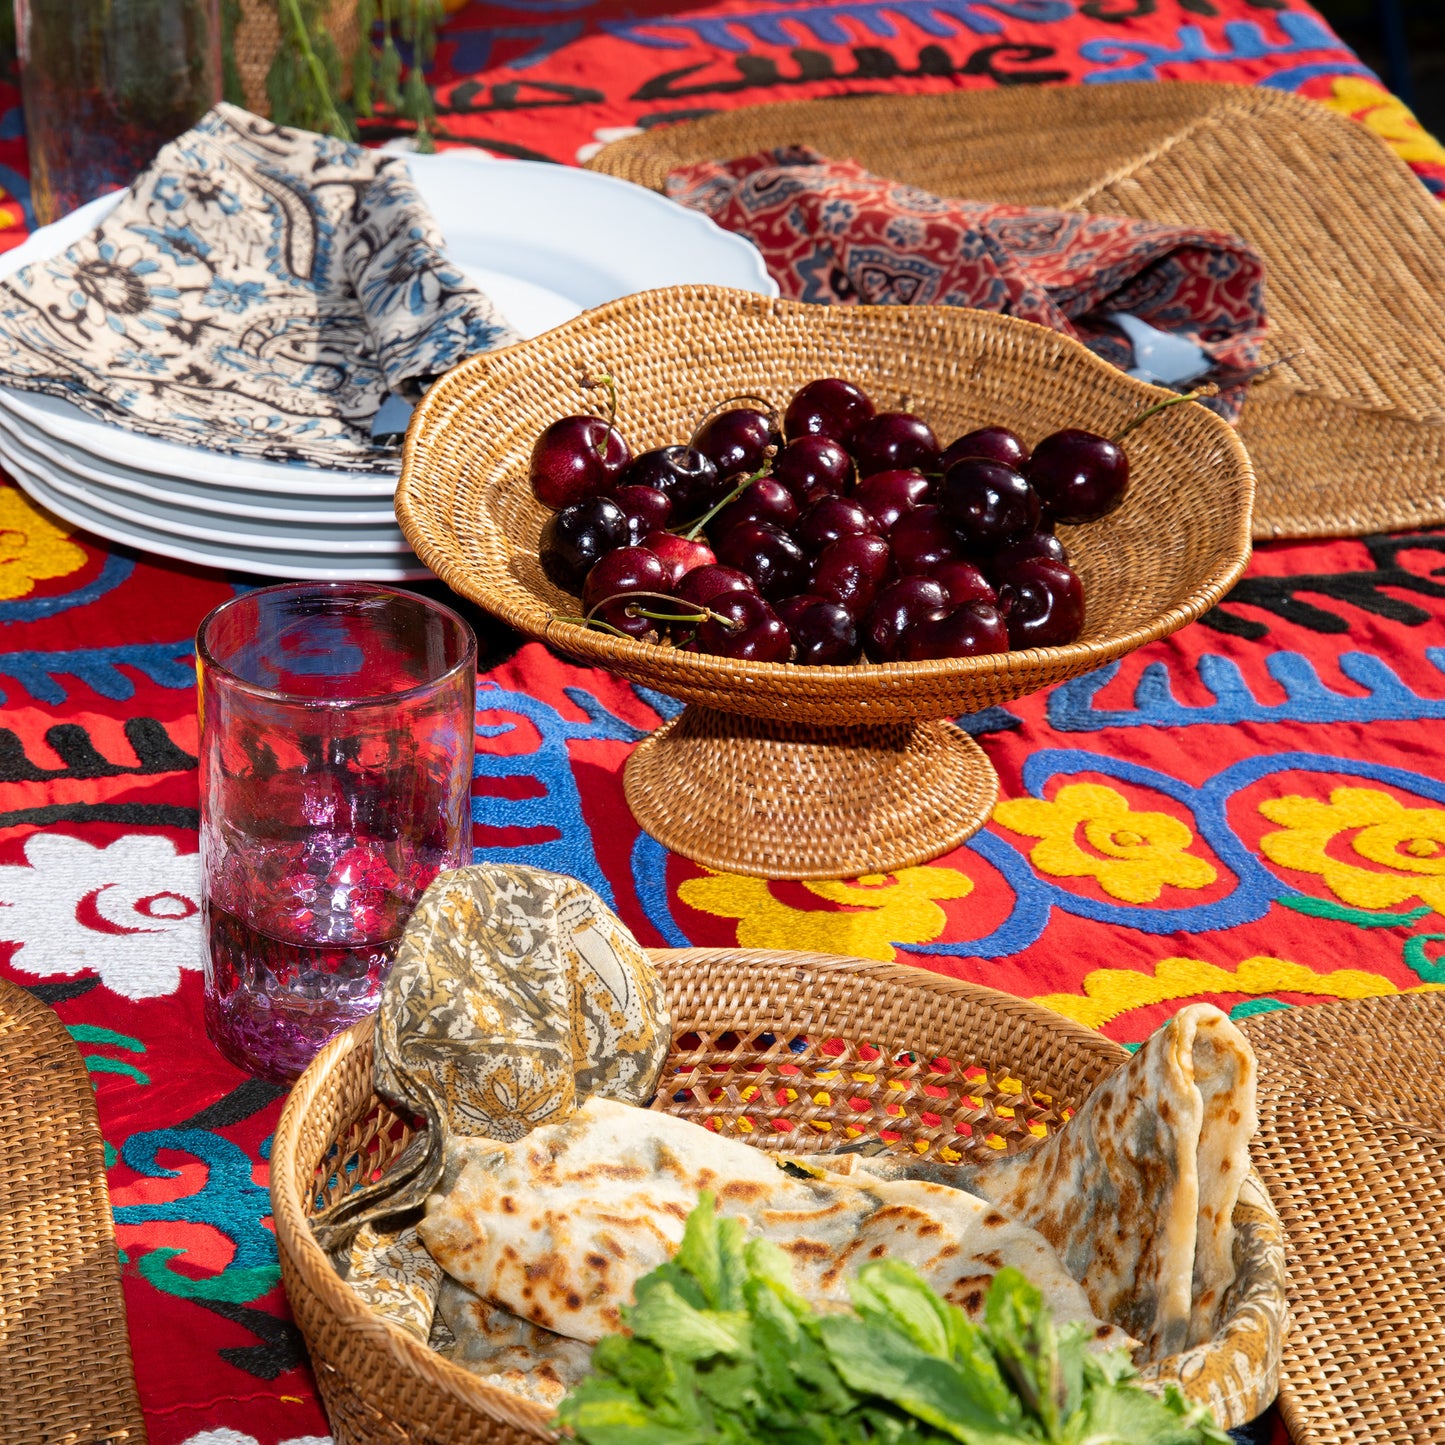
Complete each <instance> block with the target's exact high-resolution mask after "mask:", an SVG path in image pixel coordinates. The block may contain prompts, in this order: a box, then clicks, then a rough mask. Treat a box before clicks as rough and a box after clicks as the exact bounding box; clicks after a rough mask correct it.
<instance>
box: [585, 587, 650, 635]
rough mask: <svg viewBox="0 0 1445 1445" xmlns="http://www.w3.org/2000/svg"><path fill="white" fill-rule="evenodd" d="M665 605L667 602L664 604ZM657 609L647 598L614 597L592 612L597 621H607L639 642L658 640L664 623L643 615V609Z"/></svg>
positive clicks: (609, 624)
mask: <svg viewBox="0 0 1445 1445" xmlns="http://www.w3.org/2000/svg"><path fill="white" fill-rule="evenodd" d="M663 605H664V606H665V605H666V604H663ZM644 609H645V610H646V611H648V612H653V611H656V604H655V602H652V601H649V600H648V599H646V598H640V597H639V598H631V597H613V598H610V599H609V600H608V601H606V602H604V603H602V605H601V606H600V607H598V609H597V610H596V611H595V612H594V613H593V614H592V618H593V620H594V621H596V622H605V623H606V624H607V625H608V626H609V627H614V628H616V629H617V631H618V632H625V633H626V634H627V635H628V636H629V637H635V638H636V639H637V640H638V641H639V642H656V641H657V639H658V636H659V634H660V632H661V629H662V627H663V624H662V623H661V622H656V621H654V620H653V619H652V618H651V617H643V616H642V612H643V610H644Z"/></svg>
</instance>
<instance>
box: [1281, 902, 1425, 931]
mask: <svg viewBox="0 0 1445 1445" xmlns="http://www.w3.org/2000/svg"><path fill="white" fill-rule="evenodd" d="M1279 901H1280V902H1281V903H1282V904H1283V905H1284V906H1285V907H1286V908H1290V909H1293V910H1294V912H1296V913H1303V914H1305V915H1306V916H1308V917H1310V918H1328V919H1331V920H1332V921H1334V922H1335V923H1353V924H1354V925H1355V926H1356V927H1357V928H1399V927H1401V926H1404V925H1408V924H1411V923H1418V922H1419V921H1420V920H1421V919H1422V918H1424V916H1425V915H1426V914H1427V913H1429V912H1430V911H1431V910H1430V909H1429V908H1412V909H1410V911H1409V912H1408V913H1385V912H1377V911H1375V910H1373V909H1368V908H1346V907H1345V906H1344V905H1343V904H1340V903H1331V902H1330V901H1329V899H1327V898H1315V897H1314V896H1313V895H1311V894H1308V893H1292V894H1290V896H1289V897H1287V898H1281V899H1280V900H1279Z"/></svg>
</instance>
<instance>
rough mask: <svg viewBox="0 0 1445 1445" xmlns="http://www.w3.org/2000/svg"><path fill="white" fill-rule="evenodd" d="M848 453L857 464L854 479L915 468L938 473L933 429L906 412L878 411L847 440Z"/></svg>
mask: <svg viewBox="0 0 1445 1445" xmlns="http://www.w3.org/2000/svg"><path fill="white" fill-rule="evenodd" d="M848 450H849V451H850V452H852V453H853V460H854V461H855V462H857V463H858V475H859V476H860V477H871V476H872V475H873V474H874V473H875V472H891V471H897V470H900V469H902V468H905V467H916V468H917V469H918V470H919V471H920V472H934V471H937V470H938V451H939V448H938V438H937V437H936V436H934V434H933V428H932V427H931V426H929V425H928V423H927V422H926V421H924V420H923V419H922V418H921V417H916V416H914V415H913V413H912V412H909V411H882V412H879V413H878V415H877V416H875V417H874V418H873V419H872V420H871V421H865V422H864V423H863V425H862V426H860V427H859V428H858V430H857V431H855V432H854V433H853V435H852V436H851V437H850V438H849V441H848Z"/></svg>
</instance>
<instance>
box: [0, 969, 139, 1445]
mask: <svg viewBox="0 0 1445 1445" xmlns="http://www.w3.org/2000/svg"><path fill="white" fill-rule="evenodd" d="M0 1139H3V1140H4V1145H3V1147H0V1445H121V1442H124V1445H145V1438H146V1437H145V1427H144V1425H143V1424H142V1422H141V1412H140V1403H139V1401H138V1400H137V1398H136V1390H135V1379H134V1376H133V1375H132V1372H131V1356H130V1341H129V1339H128V1338H127V1336H126V1328H125V1306H124V1304H123V1302H122V1300H121V1288H120V1265H119V1263H118V1261H117V1259H116V1246H115V1232H114V1230H113V1228H112V1226H111V1217H110V1198H109V1195H108V1194H107V1192H106V1187H105V1155H104V1149H103V1146H102V1144H101V1138H100V1129H99V1126H98V1125H97V1123H96V1117H95V1098H94V1095H93V1094H92V1093H91V1088H90V1076H89V1074H87V1072H86V1069H85V1064H84V1063H83V1062H82V1061H81V1057H80V1054H79V1052H78V1051H77V1050H76V1047H75V1044H74V1043H73V1042H72V1040H71V1038H70V1035H69V1034H68V1033H66V1031H65V1028H64V1026H63V1025H62V1024H61V1022H60V1020H59V1019H58V1018H56V1016H55V1014H54V1013H53V1012H52V1011H51V1010H50V1009H48V1008H47V1007H46V1006H45V1005H44V1004H43V1003H41V1002H39V1001H38V1000H37V999H34V998H32V997H31V996H30V995H29V994H28V993H26V992H25V990H24V989H22V988H17V987H16V986H15V985H14V984H11V983H7V982H6V981H5V980H4V979H0Z"/></svg>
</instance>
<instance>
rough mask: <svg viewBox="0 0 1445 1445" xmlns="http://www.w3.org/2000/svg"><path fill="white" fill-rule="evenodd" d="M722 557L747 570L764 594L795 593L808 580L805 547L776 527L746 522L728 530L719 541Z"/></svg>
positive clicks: (770, 595) (721, 560) (723, 560)
mask: <svg viewBox="0 0 1445 1445" xmlns="http://www.w3.org/2000/svg"><path fill="white" fill-rule="evenodd" d="M716 550H717V557H718V561H719V562H721V563H723V564H724V566H727V567H736V568H737V569H738V571H739V572H746V573H747V575H748V576H749V577H751V578H752V579H753V581H754V582H756V583H757V584H758V591H759V592H761V593H762V595H763V596H764V597H791V596H792V595H793V593H795V592H797V591H799V590H800V589H801V587H802V586H803V584H804V582H805V581H806V580H807V576H808V559H807V556H806V554H805V553H804V552H803V549H802V548H801V547H800V546H798V544H797V543H796V542H795V541H793V539H792V538H791V537H790V536H788V534H787V533H786V532H780V531H779V530H778V529H777V528H776V527H769V526H768V525H766V523H763V522H742V523H740V524H739V525H738V526H736V527H733V528H731V529H730V530H729V531H727V532H725V533H724V534H723V535H722V536H721V537H720V538H719V539H718V544H717V549H716Z"/></svg>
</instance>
